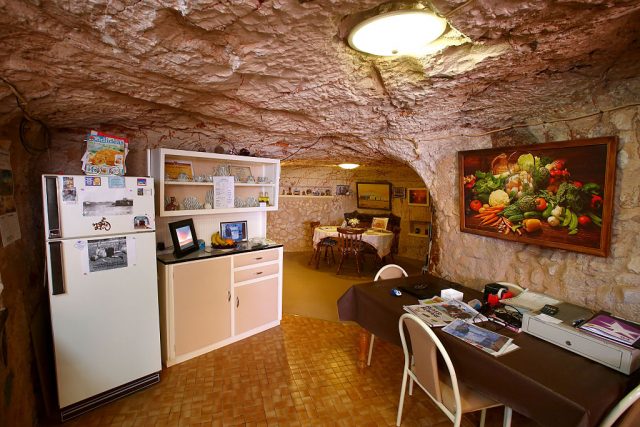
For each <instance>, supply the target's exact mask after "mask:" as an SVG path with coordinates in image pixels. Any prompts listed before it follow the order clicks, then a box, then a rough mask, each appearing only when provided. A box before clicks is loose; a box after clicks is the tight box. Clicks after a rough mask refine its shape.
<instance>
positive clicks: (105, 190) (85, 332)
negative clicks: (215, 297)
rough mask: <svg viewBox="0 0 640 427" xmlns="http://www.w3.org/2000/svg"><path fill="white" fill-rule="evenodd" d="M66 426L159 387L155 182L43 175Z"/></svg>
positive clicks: (55, 337)
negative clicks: (126, 397)
mask: <svg viewBox="0 0 640 427" xmlns="http://www.w3.org/2000/svg"><path fill="white" fill-rule="evenodd" d="M42 185H43V205H44V217H45V221H44V223H45V224H44V225H45V238H46V256H47V276H48V291H49V303H50V311H51V327H52V333H53V346H54V357H55V368H56V382H57V390H58V404H59V408H60V411H61V418H62V420H63V421H64V420H66V419H69V418H72V417H74V416H77V415H79V414H81V413H83V412H86V411H88V410H91V409H93V408H94V407H96V406H99V405H101V404H104V403H107V402H109V401H111V400H114V399H117V398H119V397H122V396H124V395H127V394H130V393H133V392H134V391H136V390H139V389H141V388H144V387H148V386H149V385H152V384H155V383H157V382H158V381H159V380H160V376H159V372H160V370H161V364H160V363H161V362H160V330H159V319H158V317H159V314H158V290H157V273H156V247H155V246H156V245H155V212H154V197H153V192H154V190H153V179H152V178H142V177H140V178H138V177H117V176H101V177H91V176H84V175H82V176H71V175H43V177H42Z"/></svg>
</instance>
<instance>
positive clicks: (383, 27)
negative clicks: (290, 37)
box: [348, 9, 447, 56]
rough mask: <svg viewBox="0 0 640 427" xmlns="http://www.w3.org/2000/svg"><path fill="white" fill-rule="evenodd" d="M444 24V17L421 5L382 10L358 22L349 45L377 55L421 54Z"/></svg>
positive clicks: (427, 48) (439, 33)
mask: <svg viewBox="0 0 640 427" xmlns="http://www.w3.org/2000/svg"><path fill="white" fill-rule="evenodd" d="M446 28H447V20H446V19H444V18H441V17H439V16H437V15H436V14H434V13H433V12H431V11H430V10H425V9H409V10H398V11H394V12H386V13H381V14H379V15H376V16H374V17H371V18H369V19H367V20H365V21H362V22H360V23H359V24H357V25H356V26H355V27H353V29H352V30H351V33H350V34H349V39H348V42H349V46H351V47H352V48H353V49H356V50H359V51H360V52H364V53H370V54H372V55H378V56H400V55H413V56H420V55H424V54H425V53H427V52H428V51H429V47H428V46H429V44H430V43H431V42H433V41H434V40H436V39H437V38H439V37H440V36H441V35H442V34H443V33H444V31H445V30H446Z"/></svg>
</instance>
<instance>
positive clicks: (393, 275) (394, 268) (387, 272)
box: [373, 264, 408, 282]
mask: <svg viewBox="0 0 640 427" xmlns="http://www.w3.org/2000/svg"><path fill="white" fill-rule="evenodd" d="M407 276H408V274H407V272H406V271H404V268H402V267H400V266H399V265H396V264H387V265H385V266H384V267H382V268H381V269H380V270H378V272H377V273H376V277H374V279H373V281H374V282H377V281H378V280H386V279H397V278H399V277H407Z"/></svg>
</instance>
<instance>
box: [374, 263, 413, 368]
mask: <svg viewBox="0 0 640 427" xmlns="http://www.w3.org/2000/svg"><path fill="white" fill-rule="evenodd" d="M399 277H407V272H406V271H404V268H402V267H400V266H399V265H396V264H388V265H385V266H384V267H382V268H381V269H380V270H378V272H377V273H376V277H374V279H373V281H374V282H377V281H378V280H386V279H397V278H399ZM375 338H376V336H375V335H373V334H371V338H370V339H369V356H368V357H367V366H371V355H372V354H373V341H374V340H375Z"/></svg>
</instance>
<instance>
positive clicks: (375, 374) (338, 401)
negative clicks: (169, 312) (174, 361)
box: [66, 315, 531, 426]
mask: <svg viewBox="0 0 640 427" xmlns="http://www.w3.org/2000/svg"><path fill="white" fill-rule="evenodd" d="M358 332H359V327H357V326H353V325H348V324H341V323H338V322H331V321H326V320H318V319H311V318H307V317H300V316H291V315H285V316H284V318H283V320H282V325H281V326H280V327H277V328H273V329H271V330H269V331H266V332H263V333H261V334H258V335H255V336H253V337H250V338H248V339H245V340H243V341H240V342H237V343H234V344H232V345H229V346H227V347H224V348H221V349H218V350H215V351H212V352H210V353H208V354H205V355H203V356H200V357H198V358H195V359H192V360H189V361H187V362H184V363H182V364H179V365H176V366H173V367H171V368H168V369H164V370H163V371H162V377H161V382H160V384H157V385H155V386H153V387H151V388H149V389H147V390H143V391H140V392H138V393H136V394H134V395H132V396H128V397H126V398H124V399H121V400H119V401H116V402H113V403H111V404H109V405H107V406H104V407H101V408H99V409H97V410H94V411H93V412H90V413H88V414H85V415H83V416H81V417H79V418H76V419H74V420H72V421H70V422H68V423H66V425H68V426H98V425H99V426H106V425H118V426H134V425H135V426H164V425H171V426H186V425H203V426H236V425H238V426H254V425H256V426H257V425H264V426H267V425H268V426H298V425H301V426H325V425H326V426H390V425H395V417H396V410H397V405H398V397H399V392H400V382H401V376H402V367H403V366H402V365H403V359H402V351H401V349H400V348H399V347H397V346H394V345H391V344H388V343H385V342H383V341H382V340H376V346H375V349H374V354H373V360H372V364H371V367H370V368H366V369H364V370H362V371H358V369H357V368H356V358H357V354H356V342H357V337H358ZM487 418H488V420H487V426H499V425H502V410H501V409H492V410H490V411H489V413H488V417H487ZM478 419H479V417H478V416H476V415H475V414H473V415H468V416H465V418H464V419H463V425H464V426H473V425H477V423H478ZM518 421H521V422H518ZM523 422H524V424H523ZM415 425H419V426H448V425H451V423H450V422H449V421H448V420H447V418H446V417H445V416H444V414H442V413H441V412H440V411H439V410H438V409H437V408H436V407H435V406H434V405H433V404H432V403H431V401H430V400H429V398H428V397H427V396H426V395H425V394H424V393H422V391H416V392H415V393H414V396H409V397H407V400H406V402H405V410H404V416H403V426H415ZM513 425H514V426H521V425H527V426H530V425H531V423H530V422H528V421H527V420H519V419H518V417H517V416H516V419H515V420H514V423H513Z"/></svg>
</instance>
